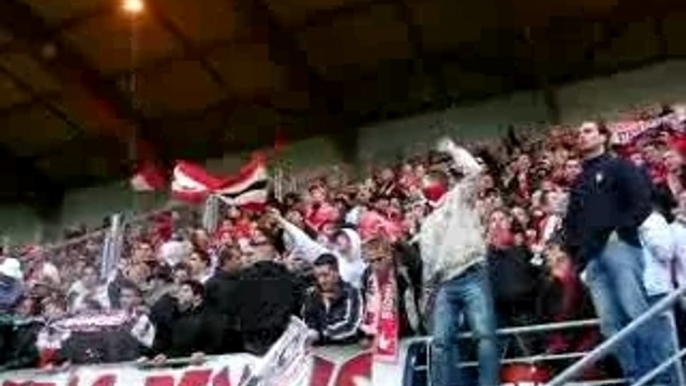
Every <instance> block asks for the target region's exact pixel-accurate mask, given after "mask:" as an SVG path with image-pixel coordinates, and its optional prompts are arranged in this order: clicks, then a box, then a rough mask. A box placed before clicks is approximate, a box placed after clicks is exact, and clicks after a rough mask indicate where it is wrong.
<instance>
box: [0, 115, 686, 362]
mask: <svg viewBox="0 0 686 386" xmlns="http://www.w3.org/2000/svg"><path fill="white" fill-rule="evenodd" d="M665 113H666V112H665V111H658V112H655V114H658V115H659V114H665ZM640 118H646V117H640ZM419 129H420V128H418V130H419ZM658 131H659V133H660V134H659V135H651V136H649V137H648V138H647V139H645V140H644V141H643V142H639V143H637V144H634V146H631V147H622V148H620V149H616V150H617V153H618V154H619V155H621V156H623V157H625V158H626V159H628V160H630V161H631V162H633V163H634V164H635V165H637V166H639V167H640V168H642V169H643V170H645V172H646V175H647V176H650V178H651V179H652V181H653V185H654V192H653V197H652V200H653V204H654V208H655V213H657V214H659V215H660V216H662V218H663V219H664V221H666V222H668V223H671V226H672V228H673V229H674V232H680V233H678V234H681V235H682V236H681V237H678V238H676V239H675V240H676V241H677V244H678V245H676V249H675V251H676V253H675V254H674V256H676V259H675V261H676V262H677V264H675V266H676V269H675V275H674V279H675V280H676V281H677V282H676V283H673V282H672V277H668V278H666V279H664V280H666V281H668V282H669V283H667V284H666V285H663V286H662V287H665V288H666V290H667V291H668V290H669V289H671V288H673V285H674V284H678V283H682V282H683V281H684V280H685V279H686V270H684V269H683V267H684V266H682V265H680V264H678V263H679V262H680V263H682V264H686V189H685V188H686V166H685V165H686V164H685V163H684V158H683V154H682V151H683V149H682V148H681V147H680V146H678V140H679V138H677V135H676V134H674V132H673V131H671V130H658ZM576 141H577V138H576V129H575V128H571V129H567V128H554V129H552V130H551V131H549V132H547V134H546V136H545V137H536V138H533V137H532V138H525V137H522V136H521V135H518V134H517V132H516V130H514V129H513V130H510V131H509V132H508V135H507V137H505V138H499V139H494V140H490V141H488V142H479V143H472V144H461V145H463V146H465V147H466V148H468V149H469V150H470V151H471V153H472V154H473V155H474V156H475V157H477V158H478V160H479V162H480V163H481V165H482V166H483V167H484V169H485V172H484V173H481V174H480V175H479V176H478V180H477V193H476V201H475V204H474V205H475V208H476V210H477V211H478V214H479V215H480V218H481V219H482V224H483V235H484V237H485V240H486V241H487V247H488V250H487V256H486V258H487V262H488V264H487V267H488V277H489V278H490V284H491V287H492V296H493V300H494V305H495V310H496V315H497V323H498V326H518V325H530V324H536V323H545V322H556V321H566V320H578V319H587V318H590V317H593V316H594V308H593V304H592V302H591V301H590V297H589V296H588V294H587V291H586V288H585V286H584V285H583V280H582V278H581V276H580V275H579V269H578V267H577V266H576V264H575V261H573V259H571V258H570V256H569V254H568V252H569V251H568V250H567V249H565V248H564V235H563V234H562V233H561V232H560V230H561V228H562V224H563V220H564V218H565V213H566V209H567V207H568V197H569V189H570V187H571V186H572V184H573V182H574V181H575V179H576V178H577V176H578V175H579V174H580V173H581V171H582V164H583V160H582V158H581V156H580V154H579V153H578V152H577V147H576ZM438 171H440V172H444V171H448V172H449V173H448V175H449V176H450V177H451V179H453V180H455V181H457V180H459V178H460V173H459V170H452V169H451V162H450V160H449V159H447V158H446V157H444V156H443V155H442V154H441V153H439V152H432V153H430V154H428V155H426V156H425V157H416V158H414V159H411V160H407V162H405V163H402V164H400V165H397V166H395V167H382V168H379V170H377V171H375V173H374V174H373V175H372V176H370V177H368V178H366V179H362V180H361V181H360V180H358V181H356V182H354V183H345V184H340V183H338V182H336V183H332V182H331V181H328V180H327V178H326V177H323V178H319V179H316V180H313V181H311V183H310V184H309V186H308V188H307V190H306V191H300V192H291V193H287V194H285V195H284V196H283V197H281V199H280V200H277V199H273V200H272V201H270V203H269V204H268V205H267V208H266V209H265V210H264V211H260V212H250V211H245V210H241V209H240V208H236V207H226V208H223V216H222V219H221V222H220V224H219V226H218V228H217V230H216V231H215V232H212V233H208V232H207V231H206V230H205V229H203V228H202V226H201V225H200V222H201V221H200V216H198V215H197V214H196V213H194V212H193V211H182V210H172V211H166V212H162V213H158V214H156V215H154V216H152V217H151V218H150V219H149V220H148V221H147V222H146V223H145V226H136V227H135V229H134V230H132V231H129V232H127V235H126V242H125V248H124V251H123V256H122V259H121V260H120V262H119V264H118V266H117V268H116V270H114V271H113V272H110V273H109V274H108V275H107V277H103V275H102V272H101V270H100V267H99V266H98V265H97V264H98V262H99V257H100V254H101V250H102V235H101V236H99V237H94V238H86V239H84V240H85V241H81V242H78V243H75V244H74V247H71V248H66V249H64V250H62V251H60V252H59V253H53V252H51V251H50V250H44V249H41V248H40V247H31V248H24V249H22V250H17V251H12V252H11V253H10V251H6V253H3V254H2V257H0V315H1V316H0V318H1V319H0V368H4V369H15V368H25V367H35V366H42V367H43V366H48V367H52V366H59V365H62V364H65V363H73V364H83V363H88V364H92V363H104V362H122V361H130V360H143V361H152V362H154V363H162V362H164V360H165V359H166V358H169V357H192V359H193V360H201V359H202V356H203V355H205V354H222V353H234V352H250V353H254V354H256V355H262V354H264V353H265V352H266V350H268V348H269V347H270V345H271V344H272V343H273V342H275V341H276V340H277V339H278V337H279V336H280V335H281V333H282V332H283V331H284V330H285V328H286V326H287V325H288V322H289V320H290V316H291V315H298V316H300V317H301V318H302V319H303V320H304V321H305V323H306V324H307V325H308V327H309V328H310V330H311V339H312V341H313V343H314V344H360V345H361V346H362V347H369V346H370V345H371V344H372V342H373V338H374V336H375V335H376V334H377V333H378V328H379V323H378V319H379V312H380V307H381V304H380V303H382V301H381V296H380V294H379V292H380V288H385V287H384V283H385V282H386V281H388V280H392V282H393V283H394V285H395V288H396V291H397V294H398V296H397V299H398V302H397V304H396V305H395V307H396V312H397V314H398V320H399V322H400V323H399V333H400V335H401V336H410V335H417V334H426V333H427V332H430V331H431V327H432V321H431V318H430V313H429V312H428V308H429V307H430V302H429V301H427V299H425V296H424V289H425V288H424V284H425V283H423V282H422V271H423V268H424V267H423V264H422V258H421V254H420V251H419V249H418V246H417V237H416V236H417V233H418V232H419V230H420V229H421V227H422V225H423V219H424V218H425V217H426V216H427V215H428V214H430V213H431V212H432V210H433V209H434V201H435V200H433V198H432V196H433V195H436V196H439V195H440V193H441V192H436V191H432V190H431V189H426V188H425V186H423V181H425V180H426V178H427V177H430V176H432V175H433V174H435V173H437V172H438ZM674 256H672V255H670V256H667V257H666V258H667V259H672V257H674ZM663 284H664V283H663ZM663 292H664V291H663ZM598 336H599V334H598V333H597V332H595V331H588V330H579V331H576V330H575V331H573V332H560V333H553V334H547V335H546V336H544V337H538V338H532V339H518V340H517V343H518V344H517V345H516V346H517V350H520V352H522V353H525V354H529V353H541V352H547V353H560V352H567V351H579V352H580V351H586V350H588V349H589V348H591V347H593V346H594V345H595V344H596V343H597V341H598V339H599V338H598Z"/></svg>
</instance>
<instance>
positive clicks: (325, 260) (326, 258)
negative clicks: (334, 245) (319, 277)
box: [314, 253, 338, 271]
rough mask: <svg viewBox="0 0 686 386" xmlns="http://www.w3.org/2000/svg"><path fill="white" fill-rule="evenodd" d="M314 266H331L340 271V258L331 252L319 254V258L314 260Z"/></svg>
mask: <svg viewBox="0 0 686 386" xmlns="http://www.w3.org/2000/svg"><path fill="white" fill-rule="evenodd" d="M314 266H315V267H323V266H329V267H331V268H332V269H334V270H336V271H338V259H337V258H336V256H334V255H332V254H330V253H324V254H322V255H319V257H317V259H316V260H315V261H314Z"/></svg>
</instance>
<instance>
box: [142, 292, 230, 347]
mask: <svg viewBox="0 0 686 386" xmlns="http://www.w3.org/2000/svg"><path fill="white" fill-rule="evenodd" d="M222 330H223V326H222V324H221V319H220V318H217V316H216V315H215V314H213V313H212V312H210V311H209V309H208V308H207V307H206V306H205V305H204V304H201V305H200V306H197V307H193V308H191V309H188V310H184V311H181V310H178V309H176V310H175V313H174V317H173V321H172V322H171V325H170V335H169V336H160V337H159V339H155V351H156V352H159V353H164V354H166V355H167V356H169V357H188V356H190V355H192V354H193V353H195V352H202V353H205V354H221V353H222V339H223V336H222Z"/></svg>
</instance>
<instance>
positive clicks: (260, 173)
mask: <svg viewBox="0 0 686 386" xmlns="http://www.w3.org/2000/svg"><path fill="white" fill-rule="evenodd" d="M268 186H269V174H268V173H267V166H266V159H265V157H263V156H262V155H261V154H260V153H256V154H254V155H253V157H252V159H251V160H250V162H248V163H247V164H246V165H244V166H243V167H242V168H241V170H240V171H239V172H238V174H237V175H236V176H233V177H230V178H228V179H226V180H224V182H223V184H222V186H221V188H220V189H218V190H217V191H216V192H215V194H218V195H219V196H220V198H221V199H222V201H224V202H226V203H229V204H231V205H236V206H241V207H249V208H252V209H260V208H261V207H262V206H263V205H264V204H265V203H266V202H267V198H268V194H267V188H268Z"/></svg>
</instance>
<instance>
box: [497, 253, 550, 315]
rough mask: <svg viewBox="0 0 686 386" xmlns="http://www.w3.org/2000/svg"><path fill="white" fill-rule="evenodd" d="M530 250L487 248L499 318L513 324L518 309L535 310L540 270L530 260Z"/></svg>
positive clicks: (523, 311)
mask: <svg viewBox="0 0 686 386" xmlns="http://www.w3.org/2000/svg"><path fill="white" fill-rule="evenodd" d="M531 258H532V256H531V253H530V252H529V251H528V250H527V249H526V248H525V247H521V246H519V247H517V246H515V247H510V248H505V249H499V248H493V247H491V248H490V249H489V250H488V254H487V259H488V272H489V278H490V280H491V287H492V288H493V298H494V301H495V306H496V310H497V311H498V316H499V319H500V318H502V323H503V324H505V325H511V324H513V322H512V320H511V319H512V318H511V317H512V316H516V315H515V314H518V313H526V314H527V315H533V314H535V306H536V302H535V298H536V292H537V291H538V285H539V283H540V278H541V277H542V275H541V274H542V272H541V270H540V269H539V268H538V267H536V266H534V265H533V264H531Z"/></svg>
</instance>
